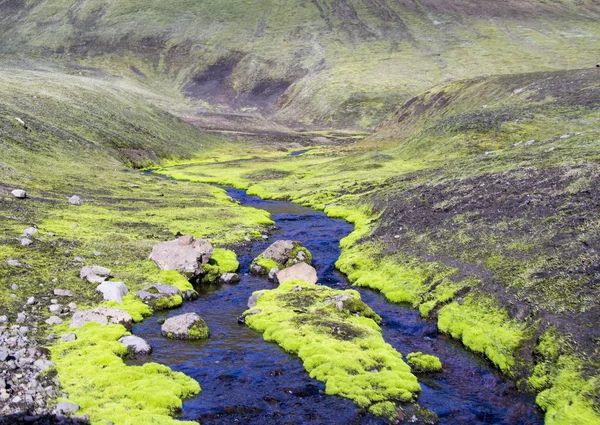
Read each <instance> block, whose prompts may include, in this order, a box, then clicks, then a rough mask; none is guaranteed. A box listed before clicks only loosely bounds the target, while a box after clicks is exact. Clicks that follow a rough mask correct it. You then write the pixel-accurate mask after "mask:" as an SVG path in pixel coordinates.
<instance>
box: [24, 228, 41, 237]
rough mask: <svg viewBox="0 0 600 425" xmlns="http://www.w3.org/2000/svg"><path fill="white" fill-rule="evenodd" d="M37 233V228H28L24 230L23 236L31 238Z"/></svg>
mask: <svg viewBox="0 0 600 425" xmlns="http://www.w3.org/2000/svg"><path fill="white" fill-rule="evenodd" d="M37 232H38V229H36V228H35V227H28V228H27V229H25V230H23V236H25V237H27V238H29V237H31V236H33V235H35V234H36V233H37Z"/></svg>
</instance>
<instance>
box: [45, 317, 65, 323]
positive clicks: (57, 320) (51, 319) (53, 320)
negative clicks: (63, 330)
mask: <svg viewBox="0 0 600 425" xmlns="http://www.w3.org/2000/svg"><path fill="white" fill-rule="evenodd" d="M62 322H63V319H61V318H60V317H58V316H50V317H49V318H48V319H46V323H47V324H49V325H60V324H61V323H62Z"/></svg>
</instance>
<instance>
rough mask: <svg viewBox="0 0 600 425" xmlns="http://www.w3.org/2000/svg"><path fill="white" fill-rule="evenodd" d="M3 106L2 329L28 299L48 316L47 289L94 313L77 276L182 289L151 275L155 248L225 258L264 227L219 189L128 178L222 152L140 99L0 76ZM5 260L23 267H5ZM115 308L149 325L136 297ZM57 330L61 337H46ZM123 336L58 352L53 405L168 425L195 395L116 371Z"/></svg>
mask: <svg viewBox="0 0 600 425" xmlns="http://www.w3.org/2000/svg"><path fill="white" fill-rule="evenodd" d="M0 93H1V94H0V96H1V97H2V99H3V102H2V104H1V105H0V145H1V148H0V149H1V151H2V155H1V157H0V234H1V235H2V236H1V237H0V239H1V241H0V242H1V243H0V311H2V313H3V314H8V316H9V318H10V319H11V320H12V319H14V317H16V314H17V313H18V312H19V311H21V308H22V306H23V305H24V304H25V302H26V300H27V298H28V297H30V296H34V297H36V299H38V300H40V302H42V303H45V304H47V303H49V300H50V299H51V298H54V295H53V293H52V291H53V289H54V288H61V289H70V290H72V291H73V292H74V293H75V296H74V297H73V298H70V299H69V300H68V301H67V302H71V301H75V302H76V303H77V305H78V307H79V308H87V307H91V306H94V305H97V304H98V303H100V302H101V299H100V296H99V294H98V293H96V291H95V285H89V284H84V282H83V281H82V280H81V279H79V269H80V268H81V266H82V265H100V266H105V267H108V268H110V269H111V270H112V276H113V280H115V281H123V282H125V283H126V284H127V286H128V288H129V289H130V291H131V292H133V293H135V292H136V291H137V290H138V289H140V288H141V287H142V286H144V285H146V284H149V283H157V282H163V283H165V284H172V285H176V286H178V287H179V288H181V289H182V290H184V289H186V290H187V289H191V285H190V284H189V283H188V282H187V280H186V279H184V278H183V277H182V276H180V275H179V274H178V273H176V272H163V271H160V270H159V269H158V268H157V267H156V266H155V265H154V264H153V263H152V262H151V261H150V260H148V255H149V252H150V251H151V249H152V246H153V245H154V244H155V243H157V242H159V241H163V240H169V239H172V238H173V237H174V235H175V233H177V232H181V233H183V234H194V235H195V236H197V237H207V238H210V239H211V240H212V242H213V243H214V244H215V245H217V246H227V245H231V244H235V243H236V242H238V241H240V240H243V239H244V238H245V237H248V236H250V237H258V236H259V235H260V233H259V229H260V227H261V226H263V225H266V224H269V223H270V222H271V221H270V220H269V218H268V215H267V214H266V213H264V212H263V211H257V210H254V209H251V208H245V207H241V206H239V205H238V204H237V203H234V202H232V201H231V200H230V199H229V198H228V197H227V196H226V195H225V193H224V192H223V191H222V190H220V189H216V188H213V187H209V186H205V185H198V184H188V183H175V182H170V181H167V180H161V179H157V178H154V177H152V176H143V175H142V174H141V173H139V172H137V171H134V170H132V169H131V168H130V167H129V166H131V165H132V164H133V163H136V164H138V165H139V164H145V163H146V164H150V163H153V164H155V163H161V162H165V161H170V160H185V159H189V158H192V157H194V158H200V157H202V158H205V157H207V156H208V155H209V152H211V151H213V150H214V149H215V147H217V146H218V147H219V149H225V151H227V149H228V148H227V143H226V142H224V141H223V140H222V139H219V138H216V137H214V136H206V135H203V134H201V133H199V132H198V131H197V130H196V129H194V128H192V127H191V126H189V125H188V124H186V123H184V122H183V121H181V120H179V119H178V118H175V117H174V116H172V115H169V114H168V113H166V112H164V111H163V110H161V109H159V108H156V107H154V106H151V105H149V104H148V103H147V102H146V101H145V99H146V98H147V97H148V93H146V92H144V90H143V89H140V88H139V87H135V86H133V85H131V84H129V83H127V82H126V81H124V80H120V79H112V78H92V77H90V76H80V75H68V74H64V73H61V72H59V70H57V69H56V68H46V69H39V70H37V71H23V70H15V69H3V70H2V71H1V72H0ZM17 117H18V118H20V119H21V120H23V121H24V122H25V125H26V128H25V127H24V126H23V125H21V124H20V123H19V122H18V121H17V120H16V119H15V118H17ZM220 152H221V151H220ZM236 152H240V149H239V148H238V149H236ZM192 153H193V155H192ZM15 188H24V189H26V190H27V193H28V198H27V199H25V200H18V199H15V198H13V197H12V196H11V195H10V191H11V190H12V189H15ZM73 194H77V195H80V196H81V197H82V199H83V201H84V205H83V206H79V207H77V206H72V205H69V204H68V202H67V199H68V198H69V197H70V196H72V195H73ZM31 225H37V228H38V230H39V233H37V234H36V235H34V236H33V237H32V238H31V239H32V240H33V245H31V246H29V247H23V246H21V244H20V242H19V239H20V237H21V234H22V232H23V230H24V229H25V228H27V227H30V226H31ZM94 252H100V253H101V254H100V255H99V256H96V255H95V254H94ZM219 252H221V251H219ZM75 257H81V258H82V259H83V260H82V262H77V261H75ZM8 259H14V260H18V261H19V262H21V263H22V264H25V265H27V266H30V267H29V268H25V267H10V266H9V265H8V264H7V260H8ZM227 259H228V261H229V262H230V263H232V259H231V258H227ZM13 284H17V285H18V287H19V289H18V290H17V291H14V290H12V289H11V285H13ZM11 294H12V295H14V297H11ZM61 302H64V300H62V299H61ZM42 305H43V304H42ZM113 306H114V305H113ZM118 307H119V308H124V309H126V310H128V311H130V312H131V313H132V314H133V316H134V318H135V320H138V321H139V320H141V319H142V318H143V316H145V315H147V314H149V313H150V309H149V308H148V307H147V306H145V305H144V304H142V303H141V302H140V301H139V300H136V299H135V298H134V297H133V296H128V297H127V298H126V302H125V303H124V304H123V305H121V306H118ZM40 315H41V317H40V320H39V325H36V326H37V327H36V330H37V332H39V334H38V336H39V337H41V338H44V336H45V334H47V333H48V332H49V331H50V330H49V329H47V328H48V327H47V326H46V325H45V324H44V323H43V321H44V320H45V319H46V316H49V315H50V313H49V312H48V311H47V308H42V309H41V310H40ZM66 330H67V326H66V323H65V324H63V325H61V327H60V328H59V329H54V332H57V333H64V332H66ZM125 333H126V331H125V329H124V328H123V327H121V326H113V327H110V328H99V329H96V328H92V327H89V328H84V329H81V330H78V331H77V334H78V340H77V341H75V342H74V343H61V344H59V345H57V346H55V347H54V348H53V352H54V355H53V360H54V361H55V362H56V364H57V369H58V371H59V379H60V382H61V384H62V385H63V391H65V392H67V393H69V394H70V400H71V401H73V402H75V403H78V404H79V405H80V406H81V407H82V409H83V410H82V413H83V414H90V417H91V420H92V422H93V423H97V421H100V420H101V419H107V420H110V421H113V422H115V423H128V424H136V423H139V424H145V423H148V422H149V421H152V422H155V423H163V424H168V423H178V422H176V421H174V420H172V419H171V414H172V412H173V411H175V410H176V409H177V408H179V407H181V398H185V397H187V396H190V395H193V394H195V393H197V392H198V391H199V387H198V384H197V383H196V382H195V381H193V380H191V379H190V378H188V377H185V376H184V375H183V374H179V373H171V372H170V371H169V370H168V368H165V367H163V366H160V365H155V364H148V365H146V366H144V367H132V368H130V367H128V366H126V365H125V364H124V363H123V360H122V358H121V357H122V356H123V355H124V354H125V351H126V350H125V348H124V346H123V345H122V344H120V343H118V342H116V341H117V339H118V338H119V337H120V336H122V335H124V334H125ZM82 359H85V360H82ZM82 364H85V367H83V366H82ZM86 374H87V376H86ZM137 385H139V388H142V389H141V390H140V389H139V388H138V387H136V386H137ZM157 387H160V388H161V391H160V393H156V388H157ZM135 388H137V389H135ZM150 393H152V394H150Z"/></svg>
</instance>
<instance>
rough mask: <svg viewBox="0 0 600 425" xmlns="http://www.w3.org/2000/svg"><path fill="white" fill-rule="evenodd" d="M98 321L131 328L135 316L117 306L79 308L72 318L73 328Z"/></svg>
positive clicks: (103, 324) (103, 323)
mask: <svg viewBox="0 0 600 425" xmlns="http://www.w3.org/2000/svg"><path fill="white" fill-rule="evenodd" d="M89 322H96V323H99V324H101V325H102V326H106V325H123V326H125V328H127V329H131V326H132V325H133V318H132V317H131V315H130V314H129V313H127V312H126V311H123V310H119V309H117V308H107V307H98V308H95V309H93V310H85V311H82V310H78V311H76V312H75V313H74V314H73V317H72V318H71V324H70V327H71V328H80V327H82V326H83V325H85V324H86V323H89Z"/></svg>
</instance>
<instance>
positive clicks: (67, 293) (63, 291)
mask: <svg viewBox="0 0 600 425" xmlns="http://www.w3.org/2000/svg"><path fill="white" fill-rule="evenodd" d="M54 295H56V296H57V297H72V296H74V295H75V294H74V293H73V291H70V290H68V289H55V290H54Z"/></svg>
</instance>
